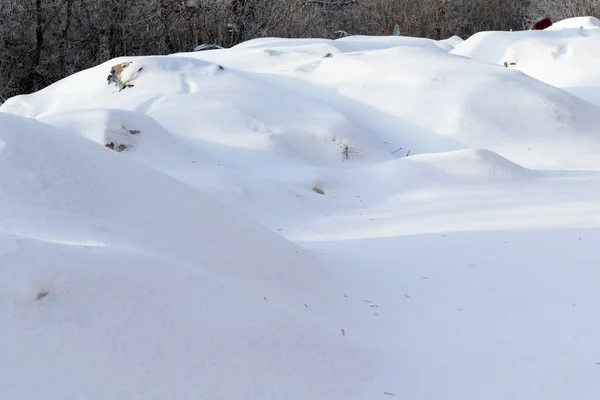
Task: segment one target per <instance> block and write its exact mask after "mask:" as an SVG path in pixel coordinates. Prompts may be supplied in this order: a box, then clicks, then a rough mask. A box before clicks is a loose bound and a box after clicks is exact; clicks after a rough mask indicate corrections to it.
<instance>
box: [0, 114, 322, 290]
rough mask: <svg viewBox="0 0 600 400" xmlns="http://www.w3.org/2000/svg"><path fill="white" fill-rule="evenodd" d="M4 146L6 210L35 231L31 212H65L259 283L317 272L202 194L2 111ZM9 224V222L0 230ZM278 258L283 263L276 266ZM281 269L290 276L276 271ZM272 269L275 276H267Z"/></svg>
mask: <svg viewBox="0 0 600 400" xmlns="http://www.w3.org/2000/svg"><path fill="white" fill-rule="evenodd" d="M0 143H1V150H0V151H1V155H2V156H1V157H0V167H1V168H0V171H2V173H1V174H0V187H1V188H2V190H1V191H0V201H2V203H3V207H2V212H3V213H5V214H6V215H5V217H6V218H8V216H9V215H10V216H11V218H10V219H11V220H12V221H17V222H22V223H23V224H25V225H30V226H31V227H32V228H35V226H37V224H38V223H43V222H36V220H35V219H31V218H25V216H26V211H27V210H28V209H33V208H36V209H38V208H39V210H40V211H41V212H43V211H48V212H49V213H58V214H64V217H65V222H68V221H70V220H72V221H76V220H79V221H81V223H82V224H88V225H89V226H96V227H97V228H98V229H100V227H101V226H103V227H104V228H102V229H101V231H105V230H106V229H108V228H107V227H108V226H110V227H111V228H110V229H109V230H112V228H115V229H117V230H118V231H120V233H119V236H127V235H128V234H129V235H131V238H130V239H131V241H132V242H136V243H140V244H143V243H146V242H147V241H150V242H153V243H155V246H156V248H157V249H158V248H160V249H163V250H165V251H166V252H167V253H172V252H175V253H176V254H177V255H178V256H177V258H179V259H181V260H182V261H184V262H192V263H200V265H205V267H207V268H209V269H215V270H217V271H221V272H226V271H229V272H230V273H235V274H238V273H239V274H241V275H240V276H247V277H248V278H251V279H254V278H258V277H259V276H260V275H261V273H260V272H259V270H260V269H263V270H264V272H265V274H264V276H263V277H264V278H267V280H270V278H269V276H274V275H273V274H275V275H277V274H279V273H283V275H288V277H292V276H294V278H292V281H296V279H298V282H301V281H302V280H303V279H304V278H302V277H306V276H305V275H304V274H303V273H302V272H301V270H302V269H304V268H308V270H310V271H312V272H313V273H314V272H315V271H316V270H315V269H314V268H316V265H317V264H318V261H317V260H316V258H314V257H313V256H312V255H310V254H308V253H306V252H305V251H303V250H300V249H299V248H297V247H296V246H295V245H292V244H291V243H289V242H287V241H286V240H285V239H283V238H281V237H280V236H279V235H275V234H272V233H271V232H269V231H267V230H266V229H264V228H262V227H260V226H259V225H257V224H256V223H254V222H251V221H250V220H249V219H247V218H246V217H242V216H241V215H238V214H237V213H235V212H233V211H231V210H229V209H227V208H225V207H224V206H222V205H219V204H217V203H216V202H215V201H214V200H211V199H209V198H208V197H207V196H206V195H203V194H202V193H200V192H198V191H197V190H194V189H192V188H190V187H188V186H187V185H184V184H181V183H179V182H177V181H176V180H174V179H172V178H170V177H168V176H166V175H163V174H160V173H157V172H155V171H153V170H152V169H149V168H147V167H145V166H142V165H139V164H138V163H135V162H131V161H128V160H127V159H126V157H121V155H120V154H116V153H115V152H113V151H112V150H109V149H106V148H103V147H101V146H98V145H97V144H95V143H92V142H91V141H89V140H85V139H83V138H80V137H78V136H76V135H73V134H70V133H68V132H66V131H60V130H57V129H55V128H52V127H51V126H49V125H46V124H43V123H41V122H38V121H35V120H31V119H26V118H22V117H17V116H12V115H10V114H4V113H0ZM10 210H14V213H13V214H11V213H10ZM10 226H11V225H10V224H8V223H7V222H6V221H5V220H4V223H3V224H1V225H0V228H3V230H6V229H9V227H10ZM169 226H177V232H178V233H176V234H175V235H174V234H173V232H172V231H171V230H169V229H166V228H168V227H169ZM229 227H233V228H235V229H234V231H233V232H231V231H229V229H230V228H229ZM161 229H164V231H161ZM99 236H103V235H102V234H99ZM198 243H202V244H203V246H209V247H211V246H212V247H211V248H212V250H211V251H208V252H199V251H198ZM259 243H261V244H260V247H262V248H263V250H264V252H259V253H256V252H255V250H254V249H253V248H252V247H253V245H258V244H259ZM211 244H212V245H211ZM272 245H273V246H274V247H273V248H271V250H266V249H267V248H269V247H271V246H272ZM149 248H152V247H149ZM276 248H279V250H277V249H276ZM271 252H272V254H266V253H271ZM244 254H245V255H244ZM273 256H275V257H278V256H282V257H283V258H282V259H280V260H279V261H274V260H273V259H272V257H273ZM238 257H241V258H238ZM287 257H291V259H287ZM236 260H237V261H236ZM294 260H296V261H294ZM223 262H225V265H226V266H225V265H221V263H223ZM293 265H295V266H296V267H294V266H293ZM312 265H314V267H313V266H312ZM275 266H277V267H275ZM280 267H282V268H284V270H285V272H284V270H280V272H276V271H277V268H280ZM272 268H275V269H274V270H273V271H271V272H273V274H272V273H271V272H267V271H269V270H271V269H272ZM296 268H299V269H296ZM290 273H291V275H290ZM309 275H310V274H309ZM259 279H262V278H259ZM311 281H312V279H311Z"/></svg>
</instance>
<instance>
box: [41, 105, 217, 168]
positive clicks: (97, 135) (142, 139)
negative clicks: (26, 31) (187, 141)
mask: <svg viewBox="0 0 600 400" xmlns="http://www.w3.org/2000/svg"><path fill="white" fill-rule="evenodd" d="M37 119H38V120H39V121H42V122H45V123H47V124H49V125H52V126H54V127H57V128H59V129H61V130H63V131H69V132H71V133H73V134H77V135H80V136H82V137H84V138H86V139H88V140H91V141H93V142H95V143H98V144H99V145H102V146H106V145H108V144H112V145H113V147H114V148H118V146H119V145H123V146H125V150H123V153H122V154H123V155H124V156H126V157H128V158H130V159H132V160H135V161H137V162H140V163H142V164H146V165H148V166H150V167H153V168H155V169H157V170H159V171H162V172H171V171H175V170H177V169H179V168H182V167H189V164H190V163H191V162H194V163H206V162H208V161H209V160H211V158H210V157H209V156H208V155H206V154H203V153H201V152H199V151H192V150H191V149H190V148H189V147H187V146H185V145H183V144H182V143H181V142H180V141H179V140H177V139H176V138H175V137H174V136H173V134H172V133H171V132H169V131H168V130H167V129H165V128H164V127H163V126H162V125H160V124H159V123H158V122H156V120H154V119H153V118H152V117H150V116H148V115H146V114H142V113H139V112H136V111H127V110H115V109H84V110H74V111H66V112H62V113H57V114H43V115H41V116H39V117H38V118H37ZM213 163H214V162H213Z"/></svg>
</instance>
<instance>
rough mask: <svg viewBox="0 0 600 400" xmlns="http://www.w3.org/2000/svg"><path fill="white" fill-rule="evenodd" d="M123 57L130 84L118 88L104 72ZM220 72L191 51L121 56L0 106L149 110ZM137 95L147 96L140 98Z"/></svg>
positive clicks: (34, 112)
mask: <svg viewBox="0 0 600 400" xmlns="http://www.w3.org/2000/svg"><path fill="white" fill-rule="evenodd" d="M124 62H131V64H130V65H129V66H128V67H127V68H125V69H123V75H122V77H123V80H127V81H128V82H129V83H131V84H132V85H134V86H133V88H125V89H123V90H122V91H119V90H118V88H117V87H116V86H115V85H114V84H109V83H108V81H107V76H108V74H109V72H110V69H111V68H112V67H113V66H114V65H117V64H120V63H124ZM223 72H224V69H223V67H221V66H220V65H218V64H215V63H212V62H209V61H204V60H199V59H196V58H191V57H170V56H140V57H120V58H116V59H113V60H110V61H107V62H105V63H103V64H100V65H98V66H96V67H93V68H90V69H87V70H84V71H81V72H78V73H76V74H73V75H71V76H69V77H67V78H64V79H62V80H60V81H58V82H56V83H54V84H52V85H50V86H48V87H46V88H44V89H42V90H40V91H39V92H36V93H34V94H30V95H20V96H15V97H12V98H10V99H8V100H7V101H6V102H5V103H4V104H2V105H1V106H0V111H3V112H9V113H13V114H17V115H22V116H25V117H37V116H39V115H40V114H42V113H57V112H61V111H68V110H75V109H85V108H96V107H97V105H98V104H102V103H104V104H106V105H108V107H107V108H120V109H126V110H138V111H141V112H147V111H149V110H150V109H151V108H152V106H153V105H154V103H155V102H157V101H159V100H160V99H161V98H162V97H164V96H167V95H177V94H189V93H194V92H196V91H197V90H198V83H200V82H202V81H204V80H206V79H210V78H211V77H215V76H217V75H220V74H221V73H223ZM140 95H141V96H142V97H146V98H145V102H143V103H141V104H140V103H139V101H138V100H139V98H140ZM153 95H154V96H153Z"/></svg>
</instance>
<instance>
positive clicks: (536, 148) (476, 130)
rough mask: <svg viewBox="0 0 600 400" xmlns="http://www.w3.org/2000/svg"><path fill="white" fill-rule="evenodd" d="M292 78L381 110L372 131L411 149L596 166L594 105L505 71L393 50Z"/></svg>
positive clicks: (597, 116)
mask: <svg viewBox="0 0 600 400" xmlns="http://www.w3.org/2000/svg"><path fill="white" fill-rule="evenodd" d="M467 42H468V41H467ZM467 42H465V44H466V43H467ZM461 47H462V46H459V48H461ZM297 76H299V77H301V78H302V79H305V80H308V81H310V82H313V83H315V84H317V85H319V86H321V87H323V86H324V87H330V88H332V89H334V90H335V91H337V92H338V93H340V94H343V95H344V96H346V97H347V98H350V99H352V100H354V101H356V102H357V103H358V104H363V107H364V108H367V109H370V110H378V111H382V112H383V114H377V117H375V118H373V119H372V120H371V129H372V131H375V132H374V133H372V135H373V136H376V137H377V138H378V139H379V140H380V141H381V142H387V143H392V144H393V145H394V146H393V147H395V148H396V149H397V148H399V147H402V148H403V149H404V151H407V150H409V149H410V150H411V153H412V154H422V153H428V152H440V151H452V150H460V149H465V148H485V149H489V150H492V151H494V152H497V153H499V154H500V155H502V156H503V157H506V158H508V159H510V160H512V161H514V162H517V163H519V164H521V165H524V166H526V167H528V168H534V169H537V168H551V169H552V168H557V167H558V166H562V167H565V166H572V167H574V168H599V167H600V164H599V163H598V161H597V157H596V156H595V154H598V152H599V151H600V139H599V138H598V136H597V135H596V134H595V131H596V128H595V126H597V125H598V124H600V113H599V110H598V108H597V107H594V106H592V105H591V104H589V103H587V102H584V101H582V100H580V99H579V98H577V97H575V96H573V95H570V94H568V93H566V92H564V91H562V90H558V89H556V88H554V87H552V86H549V85H546V84H544V83H542V82H539V81H537V80H535V79H532V78H530V77H528V76H526V75H524V74H522V73H520V72H518V71H514V70H512V69H509V68H504V67H498V66H493V65H489V64H483V63H474V62H472V61H471V60H469V59H467V58H464V57H458V56H455V55H453V54H448V53H446V52H443V51H432V50H431V49H425V48H408V47H397V48H393V49H388V50H380V51H372V52H368V53H349V54H342V55H340V56H337V57H333V58H331V59H326V60H323V61H322V62H321V64H320V65H319V67H318V68H315V69H314V70H312V71H301V70H299V71H297ZM308 90H312V89H311V88H309V89H308ZM353 109H354V111H353V112H354V115H355V116H359V115H360V114H361V113H365V111H364V110H361V109H359V108H358V107H354V108H353ZM365 114H366V113H365ZM416 132H419V133H418V134H417V133H416ZM574 138H577V139H578V140H574ZM396 146H397V147H396ZM391 150H395V149H391ZM400 154H402V153H400Z"/></svg>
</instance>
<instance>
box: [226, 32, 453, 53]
mask: <svg viewBox="0 0 600 400" xmlns="http://www.w3.org/2000/svg"><path fill="white" fill-rule="evenodd" d="M447 41H449V42H447ZM455 41H456V37H454V38H451V39H447V40H433V39H426V38H417V37H408V36H362V35H356V36H347V37H343V38H340V39H287V38H275V37H274V38H260V39H252V40H248V41H246V42H243V43H240V44H238V45H236V46H234V47H232V49H250V48H272V49H278V50H282V49H287V51H290V52H294V51H296V49H302V48H304V47H307V48H310V47H313V46H322V45H328V46H331V47H332V48H334V49H336V50H337V51H338V52H340V53H351V52H357V51H371V50H383V49H388V48H392V47H397V46H409V47H413V46H414V47H430V48H431V47H438V48H442V49H444V50H447V51H448V50H450V49H451V48H452V47H453V46H451V43H453V42H455Z"/></svg>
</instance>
